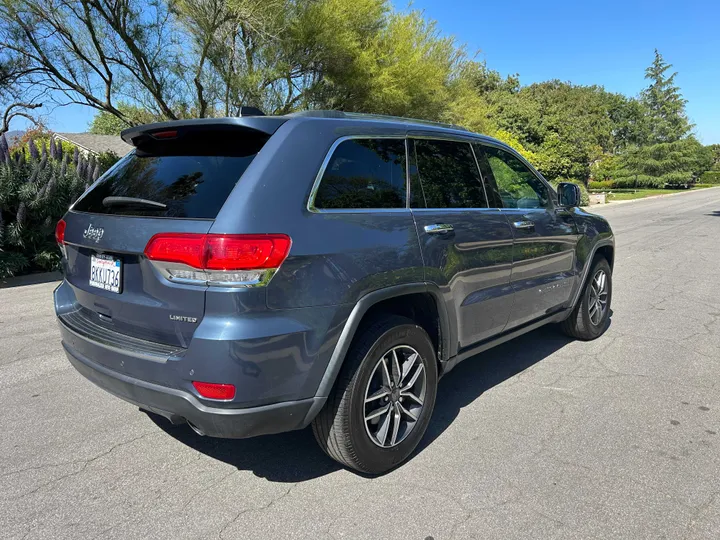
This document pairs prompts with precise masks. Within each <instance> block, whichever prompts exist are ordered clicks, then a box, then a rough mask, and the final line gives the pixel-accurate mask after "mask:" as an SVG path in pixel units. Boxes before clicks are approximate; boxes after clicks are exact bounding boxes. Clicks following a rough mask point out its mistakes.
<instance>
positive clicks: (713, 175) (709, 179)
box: [698, 171, 720, 184]
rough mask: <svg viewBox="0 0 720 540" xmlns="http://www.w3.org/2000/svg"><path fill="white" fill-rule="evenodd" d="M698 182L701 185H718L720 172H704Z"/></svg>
mask: <svg viewBox="0 0 720 540" xmlns="http://www.w3.org/2000/svg"><path fill="white" fill-rule="evenodd" d="M698 182H700V183H702V184H720V171H706V172H704V173H703V174H702V175H700V178H699V179H698Z"/></svg>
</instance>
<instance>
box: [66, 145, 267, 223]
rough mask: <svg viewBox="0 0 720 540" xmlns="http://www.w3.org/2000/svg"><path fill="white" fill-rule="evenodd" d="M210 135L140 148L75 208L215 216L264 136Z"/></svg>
mask: <svg viewBox="0 0 720 540" xmlns="http://www.w3.org/2000/svg"><path fill="white" fill-rule="evenodd" d="M208 135H209V134H205V140H204V141H199V140H198V139H197V138H194V137H193V139H194V140H193V143H195V144H187V143H188V142H189V141H188V140H185V141H182V142H180V141H178V142H177V143H174V142H173V141H167V143H164V144H162V145H159V144H155V145H153V146H152V148H144V149H143V148H138V149H137V150H136V151H135V152H134V153H132V154H131V155H129V156H126V157H125V158H123V159H122V160H121V161H120V162H119V163H118V164H117V165H116V166H115V167H114V168H113V169H111V170H110V171H108V173H106V174H105V176H104V177H102V178H101V180H100V182H99V183H98V184H97V185H96V186H95V187H94V188H93V189H92V190H91V191H90V192H89V193H88V194H87V195H86V196H85V197H83V198H82V199H80V200H79V201H78V202H77V203H76V204H75V206H74V207H73V209H74V210H76V211H78V212H90V213H95V214H114V215H123V216H150V217H167V218H190V219H214V218H215V217H217V214H218V212H219V211H220V208H222V205H223V204H224V203H225V200H226V199H227V198H228V195H230V192H231V191H232V190H233V188H234V187H235V184H236V183H237V182H238V180H239V179H240V177H241V176H242V174H243V173H244V172H245V169H247V167H248V166H249V165H250V163H251V162H252V160H253V158H254V157H255V156H256V155H257V152H259V151H260V148H261V147H262V146H263V144H264V142H265V141H266V140H267V139H266V138H265V137H264V136H263V137H247V136H242V137H238V136H236V135H235V134H234V133H228V132H225V133H223V134H222V135H223V139H222V140H217V137H212V136H210V137H209V138H208V137H207V136H208ZM213 138H215V139H216V140H215V141H213V140H212V139H213ZM108 197H115V198H117V197H121V198H124V199H121V200H118V199H115V200H111V199H107V198H108ZM137 199H143V200H144V201H145V202H142V201H137ZM148 201H150V202H152V203H160V205H151V204H149V203H148ZM162 205H164V208H163V207H162Z"/></svg>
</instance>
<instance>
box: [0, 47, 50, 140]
mask: <svg viewBox="0 0 720 540" xmlns="http://www.w3.org/2000/svg"><path fill="white" fill-rule="evenodd" d="M31 73H32V70H31V68H30V67H29V65H28V62H27V60H26V59H25V58H24V57H22V56H21V55H18V54H12V53H11V52H8V51H0V135H2V134H3V133H6V132H7V131H9V130H10V122H11V121H12V120H13V119H15V118H18V117H24V118H26V119H28V120H30V122H32V123H34V124H36V125H38V124H39V123H40V119H39V118H38V116H37V115H36V114H35V112H36V110H37V109H39V108H40V107H42V102H41V99H42V97H43V92H42V91H41V90H38V89H36V88H33V87H32V86H31V85H28V84H27V82H28V76H29V75H30V74H31Z"/></svg>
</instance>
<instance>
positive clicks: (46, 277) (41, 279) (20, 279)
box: [0, 272, 62, 289]
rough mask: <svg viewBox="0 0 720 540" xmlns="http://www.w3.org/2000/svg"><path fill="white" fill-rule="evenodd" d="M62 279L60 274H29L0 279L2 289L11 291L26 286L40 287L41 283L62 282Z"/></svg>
mask: <svg viewBox="0 0 720 540" xmlns="http://www.w3.org/2000/svg"><path fill="white" fill-rule="evenodd" d="M61 279H62V274H61V273H60V272H43V273H39V274H27V275H25V276H16V277H11V278H6V279H0V289H11V288H12V287H23V286H25V285H38V284H40V283H50V282H53V281H60V280H61Z"/></svg>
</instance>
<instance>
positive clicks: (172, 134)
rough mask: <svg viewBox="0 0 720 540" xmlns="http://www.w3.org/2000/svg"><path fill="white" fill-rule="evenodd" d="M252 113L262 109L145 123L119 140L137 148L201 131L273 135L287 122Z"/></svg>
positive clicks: (121, 134) (127, 130) (126, 131)
mask: <svg viewBox="0 0 720 540" xmlns="http://www.w3.org/2000/svg"><path fill="white" fill-rule="evenodd" d="M253 111H255V112H257V113H260V115H262V111H260V110H259V109H255V108H254V107H243V108H242V110H241V112H242V113H245V116H243V117H239V118H198V119H193V120H172V121H170V122H157V123H155V124H143V125H140V126H135V127H131V128H128V129H125V130H123V131H122V132H121V133H120V137H121V138H122V140H123V141H125V142H126V143H128V144H131V145H133V146H135V147H137V146H138V145H139V144H143V143H144V142H146V141H149V140H150V141H152V140H162V139H174V138H177V137H181V136H182V135H183V134H186V133H189V132H199V131H245V132H248V131H258V132H261V133H264V134H265V135H268V136H270V135H272V134H273V133H275V131H277V129H278V128H279V127H280V126H281V125H283V124H284V123H285V122H287V120H288V119H287V118H282V117H279V116H264V115H262V116H260V115H256V114H252V113H253ZM248 113H250V115H248Z"/></svg>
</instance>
